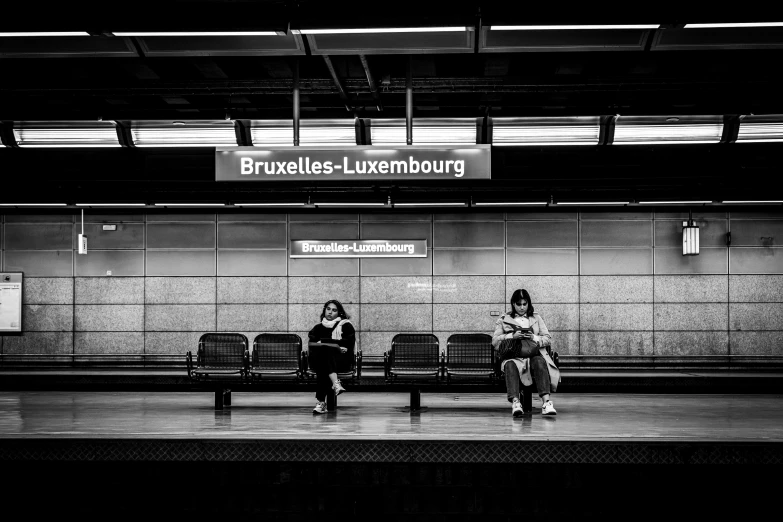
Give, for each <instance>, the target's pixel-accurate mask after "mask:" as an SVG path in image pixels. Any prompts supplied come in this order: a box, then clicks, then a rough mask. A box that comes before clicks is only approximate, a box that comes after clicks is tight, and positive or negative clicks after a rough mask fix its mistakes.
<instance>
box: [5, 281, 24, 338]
mask: <svg viewBox="0 0 783 522" xmlns="http://www.w3.org/2000/svg"><path fill="white" fill-rule="evenodd" d="M21 332H22V273H21V272H0V333H21Z"/></svg>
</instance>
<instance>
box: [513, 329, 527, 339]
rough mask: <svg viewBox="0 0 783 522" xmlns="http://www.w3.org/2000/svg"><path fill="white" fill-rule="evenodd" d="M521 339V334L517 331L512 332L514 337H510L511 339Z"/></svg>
mask: <svg viewBox="0 0 783 522" xmlns="http://www.w3.org/2000/svg"><path fill="white" fill-rule="evenodd" d="M522 337H524V336H523V334H522V332H521V331H519V330H517V331H516V332H514V335H512V336H511V338H512V339H522Z"/></svg>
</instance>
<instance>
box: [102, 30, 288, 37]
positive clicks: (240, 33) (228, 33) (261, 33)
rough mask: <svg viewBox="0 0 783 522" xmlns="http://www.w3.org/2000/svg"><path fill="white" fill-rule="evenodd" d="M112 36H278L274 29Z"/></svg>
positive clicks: (119, 34) (122, 33) (122, 34)
mask: <svg viewBox="0 0 783 522" xmlns="http://www.w3.org/2000/svg"><path fill="white" fill-rule="evenodd" d="M112 34H113V35H114V36H141V37H143V36H279V34H278V33H277V32H275V31H181V32H177V31H160V32H143V31H131V32H113V33H112Z"/></svg>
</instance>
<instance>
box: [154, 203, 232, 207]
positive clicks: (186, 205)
mask: <svg viewBox="0 0 783 522" xmlns="http://www.w3.org/2000/svg"><path fill="white" fill-rule="evenodd" d="M155 206H156V207H225V206H226V204H225V203H155Z"/></svg>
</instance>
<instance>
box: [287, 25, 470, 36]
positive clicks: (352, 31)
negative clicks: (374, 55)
mask: <svg viewBox="0 0 783 522" xmlns="http://www.w3.org/2000/svg"><path fill="white" fill-rule="evenodd" d="M469 29H470V28H468V27H465V26H462V27H376V28H372V27H366V28H361V29H299V30H298V32H299V33H301V34H373V33H375V34H381V33H457V32H465V31H468V30H469ZM292 32H296V30H294V31H292Z"/></svg>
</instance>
